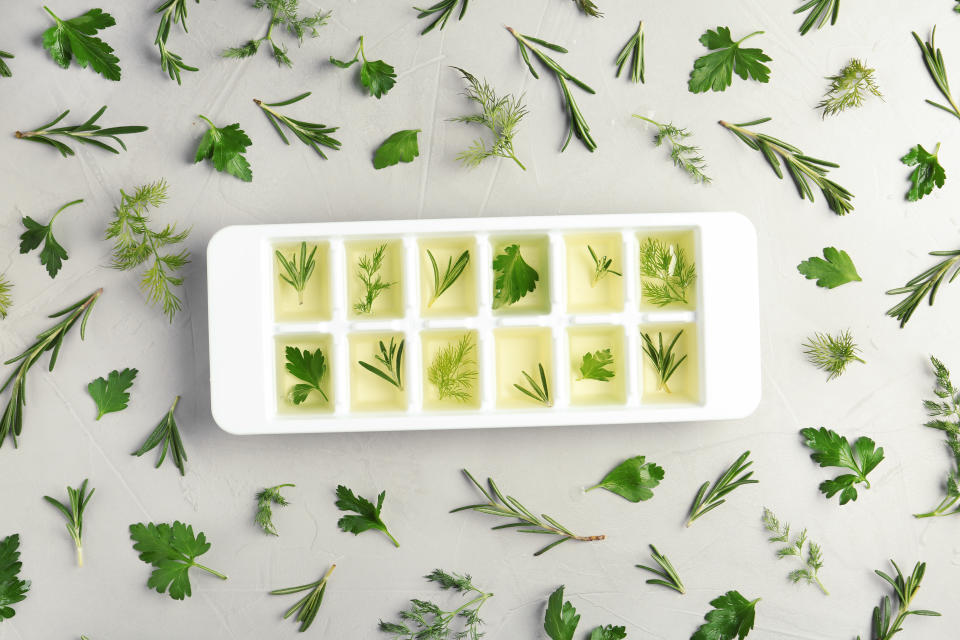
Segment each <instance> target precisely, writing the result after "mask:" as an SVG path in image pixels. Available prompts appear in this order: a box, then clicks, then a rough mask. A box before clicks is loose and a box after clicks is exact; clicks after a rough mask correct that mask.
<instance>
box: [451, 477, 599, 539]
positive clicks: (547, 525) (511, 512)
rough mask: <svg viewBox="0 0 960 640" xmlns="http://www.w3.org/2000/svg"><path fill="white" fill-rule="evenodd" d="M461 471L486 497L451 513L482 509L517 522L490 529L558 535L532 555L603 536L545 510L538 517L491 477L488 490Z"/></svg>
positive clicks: (488, 513)
mask: <svg viewBox="0 0 960 640" xmlns="http://www.w3.org/2000/svg"><path fill="white" fill-rule="evenodd" d="M463 473H464V475H465V476H467V478H469V479H470V482H472V483H473V484H474V485H475V486H476V487H477V489H479V490H480V493H482V494H483V497H484V498H486V499H487V501H486V502H485V503H481V504H471V505H467V506H465V507H458V508H456V509H453V510H452V511H451V512H450V513H457V512H458V511H468V510H469V511H476V512H477V513H485V514H487V515H491V516H497V517H500V518H513V519H516V522H510V523H508V524H501V525H498V526H495V527H493V529H494V530H497V529H513V528H516V529H517V531H519V532H520V533H541V534H546V535H553V536H560V539H559V540H555V541H553V542H551V543H550V544H548V545H547V546H545V547H543V548H542V549H540V550H539V551H537V552H536V553H534V554H533V555H535V556H539V555H542V554H544V553H546V552H547V551H549V550H550V549H553V548H554V547H555V546H557V545H558V544H562V543H564V542H566V541H567V540H579V541H581V542H595V541H597V540H603V539H605V538H606V536H603V535H600V536H578V535H576V534H574V533H573V532H572V531H570V530H569V529H567V528H566V527H564V526H563V525H562V524H560V523H559V522H557V521H556V520H554V519H553V518H551V517H550V516H548V515H546V514H541V515H540V518H537V517H536V516H535V515H533V513H532V512H531V511H530V510H529V509H527V508H526V507H525V506H523V505H522V504H520V501H519V500H517V499H516V498H514V497H513V496H505V495H504V494H503V493H501V492H500V489H499V488H498V487H497V485H496V483H495V482H494V481H493V478H487V484H489V485H490V490H489V491H487V490H486V489H485V488H484V487H483V485H481V484H480V483H479V482H477V480H476V479H475V478H474V477H473V476H472V475H470V472H469V471H467V470H466V469H464V470H463Z"/></svg>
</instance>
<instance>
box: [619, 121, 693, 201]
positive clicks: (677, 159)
mask: <svg viewBox="0 0 960 640" xmlns="http://www.w3.org/2000/svg"><path fill="white" fill-rule="evenodd" d="M633 117H634V118H640V119H641V120H646V121H647V122H649V123H650V124H652V125H654V126H655V127H656V128H657V134H656V135H655V136H654V137H653V142H654V144H655V145H656V146H658V147H659V146H662V145H663V143H664V142H665V141H666V142H667V143H669V145H670V159H671V160H673V166H675V167H677V168H679V169H683V170H684V171H685V172H686V173H687V174H688V175H689V176H690V177H691V178H693V181H694V182H696V183H699V184H708V183H709V182H710V177H709V176H707V174H705V173H704V169H706V168H707V161H706V160H704V158H703V156H702V155H700V147H698V146H695V145H691V144H687V143H686V142H685V140H686V139H687V138H689V137H690V136H692V135H693V134H692V133H690V132H689V131H687V130H686V129H681V128H680V127H676V126H674V125H673V123H672V122H668V123H667V124H663V123H660V122H657V121H656V120H652V119H650V118H647V117H644V116H638V115H636V114H634V115H633Z"/></svg>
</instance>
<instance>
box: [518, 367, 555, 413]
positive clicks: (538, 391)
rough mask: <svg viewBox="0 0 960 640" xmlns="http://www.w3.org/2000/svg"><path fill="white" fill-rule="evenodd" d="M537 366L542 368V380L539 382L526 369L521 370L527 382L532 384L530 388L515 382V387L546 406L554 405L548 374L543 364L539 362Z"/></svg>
mask: <svg viewBox="0 0 960 640" xmlns="http://www.w3.org/2000/svg"><path fill="white" fill-rule="evenodd" d="M537 368H538V369H539V370H540V382H537V381H536V380H534V379H533V376H531V375H530V374H529V373H527V372H526V371H521V372H520V373H521V374H523V377H524V378H525V379H526V381H527V384H529V385H530V388H529V389H527V388H526V387H524V386H522V385H519V384H516V383H514V385H513V386H514V388H515V389H516V390H517V391H519V392H520V393H522V394H523V395H525V396H527V397H529V398H531V399H533V400H535V401H536V402H539V403H540V404H542V405H544V406H546V407H552V406H553V400H551V399H550V387H548V386H547V374H546V373H545V372H544V370H543V364H542V363H539V362H538V363H537Z"/></svg>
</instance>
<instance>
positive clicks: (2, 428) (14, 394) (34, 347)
mask: <svg viewBox="0 0 960 640" xmlns="http://www.w3.org/2000/svg"><path fill="white" fill-rule="evenodd" d="M101 293H103V289H97V290H96V291H94V292H93V293H91V294H90V295H89V296H87V297H86V298H83V299H81V300H78V301H77V302H75V303H74V304H72V305H70V306H69V307H67V308H66V309H62V310H60V311H57V312H56V313H54V314H52V315H50V316H49V317H51V318H60V317H62V318H63V319H62V320H60V321H59V322H57V324H55V325H53V326H52V327H50V328H49V329H46V330H45V331H42V332H40V333H39V334H37V339H36V341H34V343H33V344H31V345H30V346H29V347H27V348H26V349H25V350H24V351H23V353H21V354H20V355H18V356H16V357H13V358H10V359H9V360H7V361H6V362H4V363H3V364H13V363H15V362H16V363H19V364H18V365H17V367H16V368H15V369H14V370H13V371H12V372H10V376H9V377H8V378H7V380H6V382H4V383H3V385H2V386H0V393H3V392H4V391H5V390H6V389H7V387H9V388H10V399H9V400H8V401H7V407H6V409H4V411H3V417H2V418H0V447H2V446H3V443H4V441H5V440H6V439H7V436H8V435H9V436H10V437H11V439H12V440H13V446H14V447H16V446H17V436H19V435H20V433H21V431H23V413H24V407H26V404H27V373H28V372H29V371H30V368H31V367H32V366H33V365H35V364H36V363H37V361H38V360H39V359H40V356H42V355H43V354H44V353H45V352H47V351H49V352H50V365H49V367H48V370H49V371H53V367H54V366H55V365H56V364H57V356H58V355H60V347H62V346H63V339H64V337H66V335H67V333H69V331H70V329H72V328H73V326H74V325H75V324H76V323H77V320H80V339H81V340H83V338H84V336H85V334H86V332H87V320H88V319H89V318H90V312H91V311H93V306H94V304H96V302H97V299H98V298H99V297H100V294H101Z"/></svg>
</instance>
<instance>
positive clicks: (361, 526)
mask: <svg viewBox="0 0 960 640" xmlns="http://www.w3.org/2000/svg"><path fill="white" fill-rule="evenodd" d="M386 497H387V492H386V491H381V492H380V495H378V496H377V506H373V503H372V502H370V501H369V500H367V499H366V498H364V497H363V496H355V495H353V491H351V490H350V489H348V488H347V487H345V486H343V485H342V484H341V485H337V501H336V502H335V503H334V504H336V506H337V509H340V511H354V512H356V513H358V514H360V515H356V516H343V517H342V518H340V520H339V521H337V526H338V527H340V529H341V530H343V531H345V532H347V533H352V534H353V535H355V536H358V535H360V534H361V533H363V532H364V531H368V530H370V529H376V530H377V531H382V532H383V533H384V534H385V535H386V536H387V537H388V538H390V542H392V543H393V546H395V547H399V546H400V543H399V542H397V539H396V538H394V537H393V535H391V533H390V532H389V531H387V525H385V524H384V523H383V520H381V519H380V509H381V508H382V507H383V499H384V498H386Z"/></svg>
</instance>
